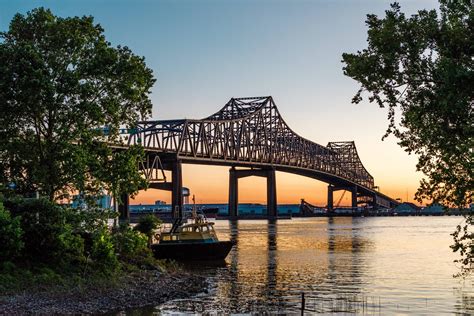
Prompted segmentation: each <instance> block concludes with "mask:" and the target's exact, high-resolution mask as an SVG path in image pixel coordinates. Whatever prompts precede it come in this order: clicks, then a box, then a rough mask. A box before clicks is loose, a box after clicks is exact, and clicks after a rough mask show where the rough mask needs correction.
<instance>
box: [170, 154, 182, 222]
mask: <svg viewBox="0 0 474 316" xmlns="http://www.w3.org/2000/svg"><path fill="white" fill-rule="evenodd" d="M171 187H172V188H171V208H172V214H173V218H180V217H183V173H182V168H181V161H179V160H177V161H175V162H173V163H172V167H171Z"/></svg>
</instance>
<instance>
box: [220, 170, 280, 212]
mask: <svg viewBox="0 0 474 316" xmlns="http://www.w3.org/2000/svg"><path fill="white" fill-rule="evenodd" d="M250 176H257V177H265V178H267V216H268V217H270V218H274V217H276V216H277V215H278V214H277V194H276V177H275V170H274V169H263V170H262V169H239V170H238V169H235V167H232V168H230V169H229V216H230V217H236V216H238V215H239V214H238V209H237V208H238V205H239V179H240V178H245V177H250Z"/></svg>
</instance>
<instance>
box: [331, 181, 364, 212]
mask: <svg viewBox="0 0 474 316" xmlns="http://www.w3.org/2000/svg"><path fill="white" fill-rule="evenodd" d="M339 190H346V191H349V192H351V207H353V208H356V207H357V186H353V187H336V186H333V185H328V210H330V211H332V210H333V209H334V192H335V191H339Z"/></svg>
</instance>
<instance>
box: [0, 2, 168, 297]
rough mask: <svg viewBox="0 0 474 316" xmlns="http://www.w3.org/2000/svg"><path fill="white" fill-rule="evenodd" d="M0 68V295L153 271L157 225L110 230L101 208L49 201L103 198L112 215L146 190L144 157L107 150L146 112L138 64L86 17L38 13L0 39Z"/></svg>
mask: <svg viewBox="0 0 474 316" xmlns="http://www.w3.org/2000/svg"><path fill="white" fill-rule="evenodd" d="M0 60H1V61H2V62H1V63H0V113H1V115H0V139H1V141H0V194H2V193H3V195H4V198H3V199H2V200H1V201H0V202H2V204H0V291H1V292H2V293H5V291H15V290H20V289H23V288H31V287H32V286H34V285H35V284H38V285H45V284H49V283H51V284H55V285H58V284H61V283H66V284H77V283H81V282H82V283H83V282H89V281H93V280H99V279H100V280H102V281H104V280H112V281H113V280H114V279H115V277H117V276H120V275H121V274H123V273H124V272H128V271H133V270H135V269H138V268H139V269H151V268H153V269H156V268H158V269H159V268H160V265H161V264H162V263H160V262H157V261H156V260H154V258H153V257H152V254H151V252H150V249H149V248H148V247H147V246H148V244H149V243H150V241H151V237H152V236H153V232H152V231H153V229H154V228H156V226H157V224H158V223H156V222H153V223H152V225H151V226H150V223H149V219H148V222H144V223H143V224H142V226H143V227H144V229H143V230H134V229H132V228H131V227H129V226H127V225H122V226H120V227H114V228H110V227H109V226H108V225H107V222H108V220H110V219H112V218H116V215H117V214H115V213H114V212H112V211H111V210H106V209H100V208H95V207H88V208H87V209H72V208H70V207H65V206H61V205H59V204H58V203H59V202H60V201H62V200H64V199H68V200H71V195H72V194H78V193H79V194H80V195H81V196H84V197H87V198H88V199H89V200H91V201H94V200H95V197H97V196H100V195H102V194H103V193H104V192H107V193H108V194H110V195H111V196H112V197H113V198H114V201H115V202H116V203H114V205H115V206H117V205H118V204H120V202H121V201H120V196H122V195H123V194H127V195H129V196H133V195H134V194H136V193H137V192H138V190H140V189H143V188H146V187H147V182H146V180H145V179H144V177H143V176H142V174H141V172H140V171H139V169H138V168H137V167H138V165H139V163H140V162H141V161H142V160H143V159H144V151H143V148H142V147H141V146H131V147H128V148H124V149H123V150H113V149H112V147H111V146H110V144H114V145H121V144H123V143H124V141H125V136H123V135H120V130H121V129H127V130H130V131H133V128H134V125H135V123H136V122H137V121H139V120H143V119H146V118H148V117H149V116H150V114H151V109H152V104H151V100H150V98H149V94H150V93H151V88H152V86H153V84H154V82H155V79H154V78H153V72H152V70H151V69H150V68H148V67H147V65H146V64H145V59H144V58H143V57H141V56H137V55H135V54H134V53H133V52H132V51H131V50H130V49H129V48H128V47H126V46H116V47H114V46H112V45H111V43H110V42H108V41H107V40H106V37H105V35H104V29H103V28H102V27H101V26H100V25H99V24H97V23H95V22H94V18H93V17H91V16H82V17H77V16H76V17H59V16H56V15H54V14H53V13H52V12H51V10H49V9H45V8H37V9H33V10H31V11H30V12H27V13H26V14H20V13H18V14H16V15H15V16H14V17H13V18H12V20H11V22H10V24H9V27H8V30H5V31H0ZM37 195H39V196H41V197H42V199H26V198H25V197H28V196H30V197H31V196H37ZM87 205H89V206H90V205H92V203H89V201H88V202H87ZM147 223H148V224H147Z"/></svg>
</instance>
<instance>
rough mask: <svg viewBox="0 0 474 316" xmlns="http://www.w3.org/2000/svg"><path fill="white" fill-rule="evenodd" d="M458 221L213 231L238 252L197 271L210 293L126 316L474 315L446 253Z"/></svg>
mask: <svg viewBox="0 0 474 316" xmlns="http://www.w3.org/2000/svg"><path fill="white" fill-rule="evenodd" d="M462 221H463V218H462V217H454V216H453V217H446V216H445V217H368V218H360V217H357V218H350V217H337V218H298V219H292V220H279V221H277V222H274V221H273V222H272V221H266V220H244V221H239V222H228V221H220V220H218V221H216V230H217V233H218V236H219V239H220V240H226V239H234V240H236V241H237V245H236V246H234V248H233V250H232V251H231V253H230V254H229V256H228V257H227V258H226V261H225V263H224V264H221V265H217V266H210V265H204V264H202V263H192V264H190V265H187V266H186V267H185V269H187V270H189V271H192V272H193V273H196V274H199V275H203V276H205V277H206V278H207V279H208V281H209V284H210V287H209V289H208V291H207V292H206V293H201V294H199V295H197V296H195V297H192V298H189V299H184V300H173V301H169V302H167V303H165V304H162V305H160V306H155V307H152V308H144V309H138V310H134V311H127V312H126V313H124V314H130V315H153V314H154V315H180V314H190V315H193V314H208V315H223V314H262V313H263V314H264V313H268V314H298V315H299V314H300V313H301V305H302V299H301V295H302V293H304V295H305V314H307V315H311V314H316V313H323V314H337V315H352V314H366V315H386V314H391V315H394V314H395V315H407V314H413V315H435V314H436V315H440V314H462V315H466V314H467V315H469V314H473V315H474V287H473V284H474V283H473V281H472V278H468V279H465V280H462V279H456V278H453V274H455V273H456V272H458V271H459V268H458V267H457V266H456V265H455V264H454V263H453V260H454V259H456V258H457V254H454V253H453V252H452V251H451V249H450V248H449V245H450V244H451V243H452V237H451V236H450V233H452V232H453V230H454V228H455V227H456V225H458V224H460V223H461V222H462Z"/></svg>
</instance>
